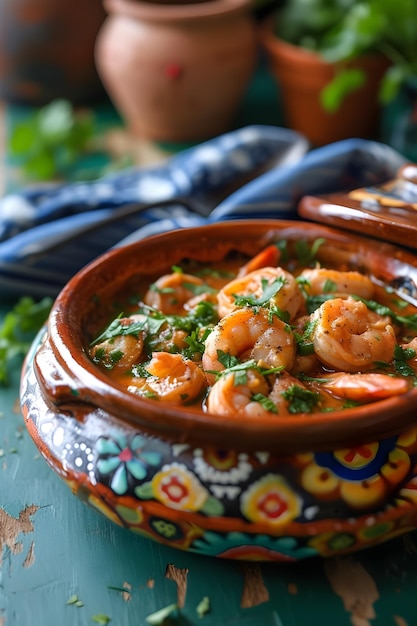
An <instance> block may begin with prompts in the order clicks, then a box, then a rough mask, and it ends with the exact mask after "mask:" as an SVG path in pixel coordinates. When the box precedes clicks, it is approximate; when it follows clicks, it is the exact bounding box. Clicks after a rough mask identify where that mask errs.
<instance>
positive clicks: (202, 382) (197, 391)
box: [128, 352, 207, 405]
mask: <svg viewBox="0 0 417 626" xmlns="http://www.w3.org/2000/svg"><path fill="white" fill-rule="evenodd" d="M146 371H147V372H148V373H149V374H150V376H146V377H145V378H138V380H137V381H135V382H132V384H131V385H129V387H128V391H130V392H133V393H137V394H138V395H141V396H146V397H147V398H155V399H157V400H162V401H163V402H167V403H170V404H175V405H181V404H190V403H191V402H193V401H194V400H196V399H197V398H199V397H201V395H202V394H203V392H204V391H205V389H206V386H207V383H206V378H205V376H204V374H203V372H202V370H201V369H200V368H199V367H198V365H196V364H195V363H194V362H193V361H190V360H188V359H184V357H183V356H182V355H181V354H170V353H169V352H154V353H153V354H152V358H151V360H150V362H149V363H148V364H147V365H146Z"/></svg>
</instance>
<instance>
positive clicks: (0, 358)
mask: <svg viewBox="0 0 417 626" xmlns="http://www.w3.org/2000/svg"><path fill="white" fill-rule="evenodd" d="M51 306H52V299H51V298H43V299H42V300H40V301H39V302H36V301H35V300H34V299H33V298H31V297H29V296H25V297H23V298H21V299H20V300H19V301H18V302H17V303H16V304H15V306H14V307H13V309H12V310H11V311H9V312H8V313H7V314H6V316H5V318H4V321H3V324H2V325H1V327H0V385H5V384H7V382H8V380H9V372H8V370H9V366H10V365H11V363H12V362H13V361H14V359H15V358H17V357H21V358H22V357H24V356H25V355H26V353H27V352H28V350H29V348H30V346H31V343H32V341H33V339H34V338H35V336H36V333H37V332H38V331H39V330H40V329H41V328H42V326H43V324H44V323H45V322H46V320H47V318H48V315H49V312H50V310H51Z"/></svg>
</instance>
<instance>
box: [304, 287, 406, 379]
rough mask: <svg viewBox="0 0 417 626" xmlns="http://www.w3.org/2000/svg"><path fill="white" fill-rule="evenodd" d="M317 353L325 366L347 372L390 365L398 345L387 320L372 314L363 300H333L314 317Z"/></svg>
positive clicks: (326, 303) (323, 305)
mask: <svg viewBox="0 0 417 626" xmlns="http://www.w3.org/2000/svg"><path fill="white" fill-rule="evenodd" d="M312 322H313V325H312V326H313V329H312V333H311V338H312V341H313V345H314V351H315V353H316V355H317V357H318V358H319V360H320V361H321V362H322V363H323V364H324V365H326V366H328V367H331V368H334V369H336V370H341V371H345V372H360V371H363V370H369V369H371V368H372V367H373V366H374V364H375V362H376V361H384V362H390V361H392V359H393V357H394V350H395V345H396V337H395V331H394V329H393V327H392V326H391V324H390V318H389V317H388V316H381V315H378V314H377V313H374V312H373V311H371V310H369V309H368V307H367V306H366V304H365V303H364V302H362V301H361V300H354V299H353V298H349V297H348V298H334V299H332V300H327V301H326V302H324V303H323V304H322V305H321V306H320V307H319V308H318V309H316V311H314V313H313V314H312Z"/></svg>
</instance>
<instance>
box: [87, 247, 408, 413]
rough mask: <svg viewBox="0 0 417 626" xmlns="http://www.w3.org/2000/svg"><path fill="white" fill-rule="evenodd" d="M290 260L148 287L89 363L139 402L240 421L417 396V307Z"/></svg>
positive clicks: (225, 264) (272, 255)
mask: <svg viewBox="0 0 417 626" xmlns="http://www.w3.org/2000/svg"><path fill="white" fill-rule="evenodd" d="M287 257H288V255H286V257H285V258H287ZM288 258H289V261H288V262H287V260H285V262H284V260H283V255H281V251H280V249H279V248H278V246H277V245H271V246H268V247H267V248H265V250H263V251H261V252H260V253H259V254H256V255H255V256H254V257H253V258H249V259H248V258H243V257H237V258H235V257H234V256H233V254H232V255H231V256H230V258H227V259H226V260H225V261H222V262H219V263H214V262H213V263H212V264H201V263H200V264H199V263H197V262H195V263H194V262H190V263H188V262H184V267H176V268H175V271H173V272H172V273H171V274H169V273H166V274H164V275H162V276H159V277H158V276H157V277H156V278H155V280H154V282H152V283H151V282H150V281H148V283H147V284H145V283H144V284H143V285H141V289H142V292H141V293H142V294H143V296H142V298H138V299H137V304H136V305H127V307H128V308H129V307H131V308H130V311H131V314H130V315H126V314H125V313H124V314H123V315H120V316H119V317H118V318H117V319H116V320H113V322H111V323H110V325H109V326H108V328H107V329H106V330H105V331H103V332H102V333H101V334H100V335H99V336H98V338H97V339H96V340H94V341H92V342H91V344H90V347H89V356H90V358H91V359H92V360H93V361H94V363H96V365H97V367H100V368H102V369H103V370H105V371H106V372H107V374H108V375H109V377H110V378H111V379H113V380H114V381H115V382H117V383H118V384H119V385H123V386H124V387H125V388H126V389H127V390H128V391H129V392H131V393H133V394H136V395H139V396H142V397H146V398H153V399H155V400H157V401H160V402H163V403H166V404H170V405H186V406H187V407H193V410H196V411H200V412H209V413H210V414H213V415H219V416H228V417H230V418H236V419H241V418H242V416H243V417H245V418H247V419H263V418H265V419H279V418H281V417H285V418H286V419H288V416H291V415H294V414H296V413H311V412H319V411H333V410H340V409H348V408H349V407H350V406H354V405H356V404H367V403H371V402H376V401H378V400H381V399H384V398H388V397H393V396H397V395H400V394H404V393H407V391H408V390H410V389H411V388H412V387H413V386H416V385H417V314H416V310H415V308H414V307H412V306H411V305H409V304H407V303H405V302H402V303H401V302H400V303H395V300H394V298H393V296H392V295H391V294H390V292H389V290H384V289H383V287H382V286H381V285H380V284H378V285H376V284H374V282H373V281H372V280H371V279H370V278H369V277H368V276H366V275H364V274H361V273H360V272H358V271H353V270H349V269H347V268H346V267H343V268H333V267H321V266H320V264H319V262H317V261H316V260H315V259H313V260H311V259H310V261H309V264H310V266H309V267H305V266H304V267H303V266H302V264H301V261H297V260H296V259H295V258H294V257H292V258H291V257H288ZM407 313H409V315H407ZM408 319H409V320H410V321H409V322H408Z"/></svg>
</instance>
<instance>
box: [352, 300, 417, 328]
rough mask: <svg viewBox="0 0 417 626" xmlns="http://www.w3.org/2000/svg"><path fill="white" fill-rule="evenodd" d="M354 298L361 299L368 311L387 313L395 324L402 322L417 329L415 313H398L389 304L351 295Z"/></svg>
mask: <svg viewBox="0 0 417 626" xmlns="http://www.w3.org/2000/svg"><path fill="white" fill-rule="evenodd" d="M352 298H354V299H355V300H361V301H362V302H363V303H364V304H366V306H367V307H368V309H369V310H370V311H374V313H377V314H378V315H381V316H384V315H387V316H388V317H390V318H391V319H392V320H393V321H394V322H397V324H403V325H404V326H407V327H409V328H413V329H417V313H414V314H413V315H398V314H397V313H395V312H394V311H393V310H392V309H390V307H389V306H386V305H385V304H380V303H379V302H375V300H366V299H365V298H359V296H352Z"/></svg>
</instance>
